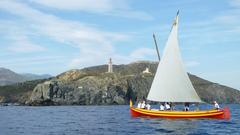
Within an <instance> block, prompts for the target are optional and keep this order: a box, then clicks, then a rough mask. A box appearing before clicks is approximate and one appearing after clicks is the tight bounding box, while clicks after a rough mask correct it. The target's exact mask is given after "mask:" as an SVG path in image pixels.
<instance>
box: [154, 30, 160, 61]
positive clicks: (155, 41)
mask: <svg viewBox="0 0 240 135" xmlns="http://www.w3.org/2000/svg"><path fill="white" fill-rule="evenodd" d="M153 39H154V43H155V47H156V50H157V55H158V61H160V54H159V49H158V45H157V40H156V37H155V34H154V33H153Z"/></svg>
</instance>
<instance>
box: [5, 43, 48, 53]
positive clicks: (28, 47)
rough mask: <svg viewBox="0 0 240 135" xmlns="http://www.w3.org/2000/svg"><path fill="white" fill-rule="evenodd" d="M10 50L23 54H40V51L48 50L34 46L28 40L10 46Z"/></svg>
mask: <svg viewBox="0 0 240 135" xmlns="http://www.w3.org/2000/svg"><path fill="white" fill-rule="evenodd" d="M8 49H9V50H10V51H13V52H22V53H26V52H39V51H45V50H46V49H45V48H44V47H42V46H39V45H36V44H32V43H30V42H29V41H27V40H22V41H18V42H15V43H13V44H12V45H11V46H9V47H8Z"/></svg>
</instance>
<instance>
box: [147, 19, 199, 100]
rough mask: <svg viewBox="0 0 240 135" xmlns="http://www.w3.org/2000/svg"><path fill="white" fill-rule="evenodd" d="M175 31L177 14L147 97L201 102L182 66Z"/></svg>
mask: <svg viewBox="0 0 240 135" xmlns="http://www.w3.org/2000/svg"><path fill="white" fill-rule="evenodd" d="M177 33H178V14H177V17H176V19H175V21H174V24H173V26H172V30H171V33H170V35H169V38H168V41H167V43H166V47H165V49H164V52H163V57H162V59H161V61H160V63H159V65H158V68H157V72H156V74H155V77H154V80H153V83H152V86H151V89H150V91H149V94H148V97H147V99H148V100H151V101H158V102H202V101H201V99H200V98H199V96H198V95H197V93H196V91H195V89H194V88H193V86H192V83H191V81H190V79H189V77H188V75H187V73H186V72H185V70H184V68H183V63H182V59H181V54H180V50H179V46H178V38H177Z"/></svg>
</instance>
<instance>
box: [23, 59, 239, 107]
mask: <svg viewBox="0 0 240 135" xmlns="http://www.w3.org/2000/svg"><path fill="white" fill-rule="evenodd" d="M157 64H158V63H157V62H147V61H142V62H135V63H130V64H127V65H113V73H107V72H106V71H107V65H100V66H95V67H89V68H84V69H75V70H70V71H67V72H64V73H62V74H60V75H58V76H56V77H54V78H52V79H50V80H47V81H45V82H43V83H39V84H37V85H36V87H35V88H34V89H33V91H32V93H31V96H30V97H29V100H27V101H26V104H28V105H112V104H128V102H129V99H130V98H131V99H133V100H141V99H144V98H146V97H147V94H148V91H149V89H150V86H151V83H152V80H153V77H154V73H155V71H156V68H157ZM146 67H148V68H149V70H150V72H151V73H143V72H142V71H144V70H145V69H146ZM189 76H190V79H191V81H192V83H193V86H194V88H195V89H196V91H197V93H198V94H199V96H200V97H201V99H202V100H203V101H205V102H212V101H214V100H216V101H218V102H219V103H240V91H238V90H236V89H233V88H230V87H227V86H223V85H220V84H217V83H213V82H210V81H207V80H204V79H201V78H199V77H197V76H195V75H191V74H189Z"/></svg>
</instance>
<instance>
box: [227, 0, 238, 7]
mask: <svg viewBox="0 0 240 135" xmlns="http://www.w3.org/2000/svg"><path fill="white" fill-rule="evenodd" d="M229 4H230V5H231V6H233V7H240V0H230V1H229Z"/></svg>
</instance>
